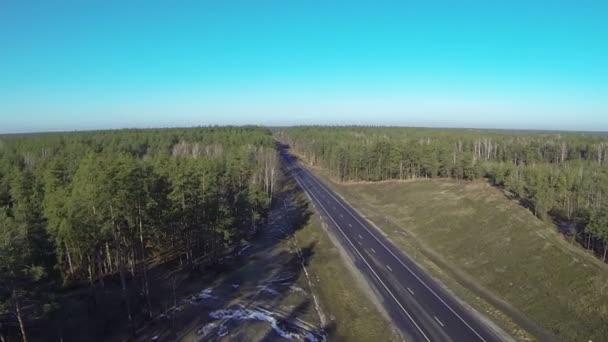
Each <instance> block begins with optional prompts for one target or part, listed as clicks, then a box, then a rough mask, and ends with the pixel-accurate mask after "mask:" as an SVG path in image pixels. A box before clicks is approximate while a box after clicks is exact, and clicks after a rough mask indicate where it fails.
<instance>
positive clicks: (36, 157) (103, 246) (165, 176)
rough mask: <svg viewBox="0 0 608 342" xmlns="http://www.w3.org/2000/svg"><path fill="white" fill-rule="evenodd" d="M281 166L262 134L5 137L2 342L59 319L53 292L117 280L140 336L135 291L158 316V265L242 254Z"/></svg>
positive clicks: (192, 131) (238, 130)
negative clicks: (152, 280)
mask: <svg viewBox="0 0 608 342" xmlns="http://www.w3.org/2000/svg"><path fill="white" fill-rule="evenodd" d="M277 167H278V166H277V157H276V151H275V146H274V140H273V138H272V136H271V134H270V131H268V130H267V129H264V128H261V127H198V128H187V129H186V128H184V129H182V128H175V129H149V130H139V129H133V130H117V131H95V132H73V133H46V134H35V135H5V136H0V338H2V339H3V340H4V339H5V338H8V336H17V335H18V336H20V337H21V339H22V340H23V341H26V340H27V336H28V333H27V326H28V323H29V322H28V321H31V318H32V317H40V316H44V315H50V314H52V312H53V311H54V310H55V311H56V310H60V308H58V304H57V301H54V300H52V299H48V298H49V293H52V292H53V291H59V290H60V289H61V288H65V287H66V286H74V285H78V284H87V286H88V287H90V288H91V290H92V291H95V289H99V288H104V286H105V284H104V281H106V280H107V279H109V278H111V277H114V276H116V277H118V278H119V279H120V284H121V289H122V301H123V304H124V308H125V318H126V319H127V320H128V321H129V323H130V327H131V329H132V330H133V331H134V329H135V323H134V322H133V320H134V318H133V311H134V308H133V303H131V301H132V299H131V297H132V296H130V295H129V293H140V294H141V302H143V303H144V304H143V305H144V307H145V310H146V312H147V314H148V315H149V316H152V314H153V311H154V308H153V307H152V305H151V302H150V293H149V291H150V286H149V280H148V271H149V269H150V267H151V266H153V265H155V264H157V263H160V262H162V261H167V260H175V261H176V262H179V264H180V265H182V266H183V267H186V268H187V267H192V266H193V265H211V264H214V263H216V262H218V261H219V259H220V258H221V257H223V256H225V255H226V254H227V253H231V252H233V251H235V250H238V248H239V245H240V244H241V243H242V241H243V240H244V239H246V238H248V237H250V236H252V235H253V234H254V233H255V231H256V229H257V227H258V226H259V225H260V224H261V223H263V222H264V220H265V219H266V216H267V213H268V210H269V207H270V204H271V200H272V194H273V191H274V184H275V179H276V174H277V172H278V171H277ZM38 288H44V291H38V290H37V289H38ZM41 292H44V293H45V294H44V296H46V297H45V298H46V299H44V298H41V296H42V295H41ZM24 303H25V304H24ZM25 307H27V314H24V308H25ZM157 309H158V308H157ZM13 318H14V319H13ZM12 321H16V323H17V324H12V323H15V322H12Z"/></svg>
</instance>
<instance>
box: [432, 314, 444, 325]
mask: <svg viewBox="0 0 608 342" xmlns="http://www.w3.org/2000/svg"><path fill="white" fill-rule="evenodd" d="M433 318H434V319H435V320H436V321H437V323H439V325H441V326H442V327H445V325H443V323H441V321H440V320H439V318H437V316H433Z"/></svg>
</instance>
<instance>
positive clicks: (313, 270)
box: [294, 190, 400, 341]
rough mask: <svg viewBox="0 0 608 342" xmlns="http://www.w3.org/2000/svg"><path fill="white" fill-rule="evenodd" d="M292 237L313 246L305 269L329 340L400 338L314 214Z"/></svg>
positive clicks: (297, 198) (300, 197) (302, 199)
mask: <svg viewBox="0 0 608 342" xmlns="http://www.w3.org/2000/svg"><path fill="white" fill-rule="evenodd" d="M294 200H295V201H296V202H299V203H305V202H306V197H305V196H304V194H303V193H302V192H300V191H297V190H296V191H295V198H294ZM295 238H296V241H297V244H298V245H299V246H311V245H312V246H314V255H312V256H310V257H309V258H308V264H307V269H308V272H309V275H310V278H311V279H312V282H313V287H314V291H315V292H316V294H317V295H318V297H319V301H320V303H321V306H322V310H323V312H324V314H325V316H326V318H327V321H328V322H327V326H328V330H329V331H328V337H329V340H331V341H396V340H400V338H399V336H398V334H397V333H396V332H395V331H394V329H393V328H392V326H391V324H390V323H389V321H388V320H387V319H386V318H385V316H384V315H383V314H382V313H381V312H380V311H379V308H378V307H377V306H376V305H375V304H374V302H372V300H371V299H370V295H369V293H368V291H367V289H365V285H364V283H363V280H362V279H358V278H357V276H356V275H355V274H354V273H353V272H350V271H349V266H348V264H347V261H346V260H345V259H344V257H343V255H341V252H340V250H339V249H338V248H337V247H336V246H335V245H334V243H333V242H332V240H331V239H330V237H329V235H328V234H327V232H326V231H325V230H324V228H323V227H322V222H321V220H320V219H319V216H318V215H312V216H310V218H309V220H308V222H307V224H306V226H304V227H303V228H302V229H300V230H298V231H297V232H296V234H295ZM353 267H354V266H353ZM351 269H352V268H351ZM355 272H356V271H355Z"/></svg>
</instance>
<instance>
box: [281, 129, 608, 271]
mask: <svg viewBox="0 0 608 342" xmlns="http://www.w3.org/2000/svg"><path fill="white" fill-rule="evenodd" d="M277 136H278V137H279V139H280V140H281V141H283V142H285V143H287V144H289V145H290V147H291V148H292V149H293V150H294V151H295V152H296V153H297V154H298V155H299V156H300V157H301V158H303V159H305V160H306V161H307V162H309V163H311V164H312V165H317V166H320V167H323V168H327V169H329V170H330V171H331V172H332V174H333V176H334V177H335V178H336V179H338V180H339V181H342V182H350V181H372V182H374V181H384V180H406V179H418V178H442V177H443V178H454V179H463V180H475V179H479V178H486V179H488V180H489V181H490V182H491V183H492V184H493V185H495V186H497V187H499V188H501V189H503V190H504V191H505V194H507V195H508V196H510V197H512V198H513V199H516V200H518V201H519V202H520V203H521V204H522V205H524V206H525V207H527V208H528V209H530V210H531V211H532V212H533V213H534V214H535V215H536V216H538V217H539V218H541V219H544V220H551V221H553V222H555V223H556V224H557V226H558V227H560V231H561V232H562V233H564V234H566V235H568V236H570V237H571V239H572V241H575V242H578V243H580V244H581V245H582V246H583V247H584V248H587V249H589V250H592V251H593V252H594V253H596V254H597V255H598V256H599V257H600V258H601V259H602V260H603V261H605V262H606V261H607V257H608V256H607V254H608V160H607V159H608V136H606V135H601V134H590V133H566V132H534V131H506V130H505V131H503V130H473V129H430V128H399V127H361V126H350V127H326V126H299V127H291V128H287V129H282V130H280V131H279V132H278V133H277Z"/></svg>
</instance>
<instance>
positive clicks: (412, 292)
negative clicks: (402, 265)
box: [407, 287, 414, 296]
mask: <svg viewBox="0 0 608 342" xmlns="http://www.w3.org/2000/svg"><path fill="white" fill-rule="evenodd" d="M407 290H408V291H410V293H411V294H412V296H413V295H414V291H412V289H410V288H409V287H408V288H407Z"/></svg>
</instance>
